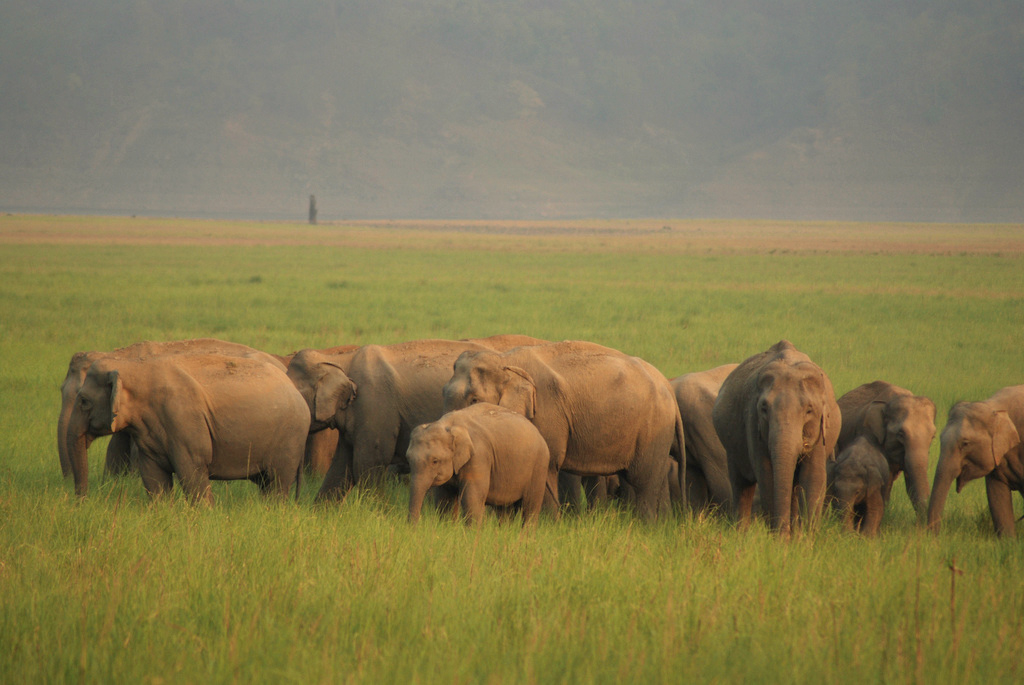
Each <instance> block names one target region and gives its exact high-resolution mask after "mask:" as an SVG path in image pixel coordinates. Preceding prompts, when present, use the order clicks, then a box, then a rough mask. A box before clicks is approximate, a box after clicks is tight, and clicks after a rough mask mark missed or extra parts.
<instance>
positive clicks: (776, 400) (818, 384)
mask: <svg viewBox="0 0 1024 685" xmlns="http://www.w3.org/2000/svg"><path fill="white" fill-rule="evenodd" d="M712 420H713V422H714V425H715V432H716V433H718V437H719V439H720V440H721V441H722V445H723V446H724V447H725V452H726V455H727V459H728V465H729V480H730V483H731V484H732V489H733V510H734V512H735V516H736V518H737V519H738V520H739V522H740V525H741V526H744V527H745V526H746V525H747V524H748V523H749V521H750V515H751V508H752V506H753V499H754V492H755V486H756V490H757V492H759V493H760V496H761V503H762V507H763V508H764V510H765V512H766V513H767V514H768V516H769V524H770V525H771V527H772V528H773V529H774V530H776V531H778V532H779V533H780V534H782V535H788V534H789V533H790V531H791V530H792V528H793V527H794V526H795V525H796V524H797V522H798V521H799V519H800V516H799V514H800V508H801V505H802V504H803V505H806V516H808V517H809V518H810V519H811V520H812V521H813V520H814V519H816V518H817V517H819V516H820V515H821V510H822V506H823V504H824V499H825V485H826V483H825V481H826V474H825V463H826V461H827V460H828V459H829V458H830V457H831V456H832V455H833V454H834V449H835V446H836V440H837V439H838V437H839V429H840V423H841V420H842V419H841V416H840V413H839V406H838V405H837V404H836V400H835V392H834V391H833V389H832V382H831V381H830V380H829V378H828V376H826V375H825V373H824V372H823V371H822V370H821V368H820V367H818V365H817V364H815V363H814V362H812V361H811V360H810V358H809V357H808V356H807V355H806V354H804V353H803V352H800V351H799V350H797V349H796V348H795V347H793V345H792V343H790V342H789V341H788V340H782V341H779V342H778V343H776V344H775V345H773V346H772V347H770V348H769V349H768V350H766V351H765V352H762V353H760V354H756V355H754V356H752V357H750V358H749V359H747V360H746V361H744V362H743V363H742V364H740V365H739V366H738V367H736V369H735V370H733V372H732V373H730V374H729V375H728V376H727V377H726V379H725V381H724V382H723V383H722V387H721V390H720V391H719V394H718V399H717V400H716V402H715V407H714V410H713V411H712Z"/></svg>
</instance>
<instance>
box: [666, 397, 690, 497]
mask: <svg viewBox="0 0 1024 685" xmlns="http://www.w3.org/2000/svg"><path fill="white" fill-rule="evenodd" d="M670 454H671V455H672V456H673V457H674V458H675V460H676V464H677V465H678V466H679V496H680V498H681V499H682V501H683V503H684V506H685V505H686V504H688V502H687V501H686V500H687V499H688V498H687V493H686V440H685V435H684V434H683V416H682V414H681V413H680V412H679V411H678V409H677V410H676V435H675V438H674V439H673V440H672V450H671V452H670Z"/></svg>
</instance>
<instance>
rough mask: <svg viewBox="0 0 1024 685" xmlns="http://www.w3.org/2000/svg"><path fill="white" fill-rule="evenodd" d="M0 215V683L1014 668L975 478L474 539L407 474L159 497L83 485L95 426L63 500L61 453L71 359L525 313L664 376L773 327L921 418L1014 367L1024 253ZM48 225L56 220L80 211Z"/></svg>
mask: <svg viewBox="0 0 1024 685" xmlns="http://www.w3.org/2000/svg"><path fill="white" fill-rule="evenodd" d="M14 221H17V218H11V217H0V388H3V390H2V391H0V431H2V435H3V439H2V441H0V635H2V636H3V641H4V644H5V649H4V650H3V654H2V655H0V673H3V674H4V676H3V680H5V681H8V682H60V681H71V680H75V681H85V682H154V683H155V682H206V681H213V682H226V681H235V680H241V681H255V680H261V681H262V680H267V681H295V682H310V681H320V682H338V681H345V682H349V681H351V682H421V683H427V682H444V683H450V682H482V681H483V682H621V681H637V682H672V683H675V682H680V681H684V680H687V679H697V680H699V681H702V682H707V681H724V682H738V681H750V682H793V681H796V682H857V681H879V682H893V681H896V682H907V681H912V682H928V683H934V682H978V683H990V682H1019V681H1020V679H1021V677H1022V675H1024V673H1022V671H1024V667H1022V666H1021V665H1020V664H1021V661H1020V658H1019V647H1020V636H1021V635H1022V634H1024V625H1022V623H1024V593H1022V592H1021V591H1020V569H1021V568H1022V566H1024V546H1022V545H1021V542H1020V538H1019V537H1018V538H1017V539H1016V540H997V539H995V538H994V536H993V534H992V526H991V522H990V521H989V517H988V513H987V507H986V505H985V498H984V487H983V485H981V483H972V484H971V485H969V486H968V487H967V488H966V489H965V490H964V492H963V493H962V494H960V495H951V496H950V500H949V502H948V504H947V507H946V517H945V521H944V527H943V532H942V534H941V535H939V536H930V535H926V534H923V533H922V532H921V531H920V530H919V529H918V528H917V527H916V526H915V525H914V521H913V516H912V513H911V509H910V506H909V502H908V501H907V497H906V492H905V490H904V489H903V488H902V485H901V484H897V487H896V489H895V490H894V495H893V501H892V502H891V503H890V507H889V509H888V510H887V512H886V519H885V521H884V522H883V527H882V534H881V536H880V538H879V539H877V540H870V541H868V540H862V539H860V538H858V537H855V536H852V535H848V534H845V533H843V532H842V531H840V530H839V528H838V526H837V524H836V523H835V522H833V521H826V522H825V523H824V524H823V526H822V529H821V530H819V531H817V532H816V533H815V534H812V535H804V536H799V537H797V538H796V539H794V540H793V541H791V542H788V543H787V542H783V541H780V540H778V539H776V538H775V537H773V536H771V535H770V534H768V533H767V532H766V531H765V530H764V529H763V528H761V527H758V526H754V527H753V528H752V529H751V530H749V531H747V532H745V533H740V532H738V531H736V530H735V529H734V528H733V527H732V525H731V524H730V523H728V522H727V521H724V520H722V519H720V518H717V517H706V518H701V519H695V518H692V517H688V516H684V517H679V518H676V519H672V520H670V521H666V522H662V523H659V524H657V525H652V526H646V525H642V524H640V523H638V522H637V521H635V520H634V519H633V517H631V516H630V515H629V514H628V513H626V512H623V511H619V510H618V509H616V508H611V509H608V510H604V511H600V512H594V513H590V514H587V515H584V516H580V517H566V518H564V519H563V520H561V521H557V522H556V521H551V520H547V519H544V520H542V521H541V523H540V525H539V527H538V528H537V529H536V530H535V531H528V532H523V531H522V530H521V529H520V528H518V527H517V526H516V525H498V524H497V523H496V522H495V521H493V520H487V521H486V523H485V525H484V527H483V528H482V529H481V530H479V531H475V530H469V529H466V528H464V527H463V526H461V525H453V524H452V523H451V522H449V521H441V520H438V518H437V516H436V515H434V514H433V513H432V512H428V513H427V514H426V515H425V516H424V519H423V521H422V522H421V524H420V525H419V526H417V527H415V528H411V527H409V526H408V525H406V523H405V518H404V517H405V506H406V501H405V498H406V494H405V492H404V490H403V488H402V486H401V484H398V483H393V484H390V485H389V486H387V487H386V488H385V489H384V490H382V491H379V492H378V491H364V490H357V491H355V492H354V493H353V494H352V495H351V496H350V497H349V498H348V499H347V500H346V502H345V503H344V504H342V505H341V506H340V507H325V508H320V507H316V506H314V505H313V504H312V496H313V493H314V492H315V489H316V487H317V482H316V481H315V479H313V481H312V482H307V484H306V486H305V488H304V492H303V496H302V498H301V501H300V502H299V503H297V504H296V503H292V502H289V503H281V502H267V501H264V500H262V499H261V498H260V497H259V496H258V494H257V493H256V489H255V488H254V487H253V486H251V485H249V484H246V483H216V484H215V486H216V487H215V497H216V500H217V503H216V505H215V507H214V508H212V509H202V508H193V507H190V506H189V505H188V504H187V503H185V502H184V501H183V500H182V498H180V497H178V496H177V495H176V496H174V497H172V498H170V500H169V501H160V502H150V501H149V500H148V498H147V497H146V495H145V493H144V491H143V488H142V485H141V483H140V482H139V481H138V479H137V478H123V479H119V480H108V481H105V482H100V479H99V477H98V475H97V474H99V473H100V472H101V469H102V442H103V441H98V442H97V445H96V446H95V447H94V448H93V449H92V451H91V455H92V458H91V461H92V464H91V472H92V473H93V474H94V486H93V488H91V495H90V497H89V498H88V499H86V500H84V501H77V500H76V499H75V498H74V497H73V496H72V494H71V487H70V486H69V485H68V484H66V483H64V482H63V481H62V479H61V477H60V472H59V467H58V464H57V457H56V449H55V446H54V442H55V424H56V417H57V410H58V407H59V393H58V387H59V384H60V382H61V380H62V379H63V376H64V372H65V370H66V366H67V362H68V359H69V358H70V356H71V355H72V353H74V352H75V351H78V350H83V349H110V348H113V347H117V346H121V345H124V344H128V343H130V342H133V341H136V340H139V339H178V338H187V337H199V336H216V337H221V338H225V339H230V340H234V341H238V342H243V343H247V344H250V345H253V346H255V347H259V348H261V349H265V350H267V351H270V352H277V353H286V352H290V351H292V350H295V349H300V348H303V347H324V346H329V345H336V344H341V343H369V342H375V343H389V342H397V341H401V340H407V339H414V338H425V337H453V338H458V337H475V336H484V335H490V334H495V333H505V332H516V333H525V334H530V335H534V336H537V337H542V338H548V339H552V340H559V339H565V338H580V339H589V340H594V341H596V342H600V343H603V344H607V345H611V346H613V347H617V348H620V349H623V350H625V351H628V352H630V353H633V354H638V355H641V356H643V357H645V358H646V359H648V360H649V361H651V362H652V363H653V364H655V365H656V366H658V367H659V368H661V369H662V370H663V372H664V373H665V374H666V375H668V376H670V377H671V376H674V375H677V374H680V373H684V372H687V371H693V370H699V369H704V368H709V367H711V366H714V365H717V364H720V363H725V362H730V361H740V360H742V359H743V358H745V357H746V356H749V355H750V354H753V353H755V352H758V351H760V350H763V349H764V348H766V347H767V346H769V345H771V344H772V343H774V342H776V341H777V340H778V339H780V338H783V337H785V338H788V339H790V340H792V341H793V342H794V343H795V344H796V345H797V346H798V347H800V348H801V349H802V350H804V351H806V352H807V353H808V354H810V355H811V356H812V358H814V359H815V360H816V361H818V363H819V364H820V365H821V366H822V367H823V368H824V369H825V370H826V372H828V373H829V375H830V376H831V378H832V380H833V383H834V385H835V387H836V390H837V392H839V393H842V392H845V391H846V390H849V389H850V388H852V387H854V386H856V385H858V384H860V383H863V382H866V381H870V380H874V379H876V378H883V379H885V380H889V381H891V382H894V383H897V384H900V385H905V386H907V387H909V388H911V389H913V390H915V391H917V392H919V393H923V394H927V395H929V396H931V397H932V398H933V399H934V400H935V402H936V404H937V405H938V408H939V414H940V418H939V424H940V428H941V425H942V424H943V423H944V421H945V413H946V410H947V409H948V407H949V406H950V405H951V404H952V402H954V401H955V400H957V399H978V398H983V397H987V396H988V395H990V394H991V393H992V392H994V391H995V390H996V389H998V388H1000V387H1002V386H1005V385H1010V384H1016V383H1024V366H1022V364H1021V347H1020V340H1021V338H1020V332H1021V330H1024V268H1022V267H1024V264H1022V258H1021V257H1020V256H1019V254H1017V253H1014V252H1008V253H1004V254H991V253H989V254H975V253H972V251H971V250H970V249H969V247H970V245H971V239H972V229H971V227H963V228H962V229H961V230H962V234H961V235H962V240H963V241H964V246H965V250H964V252H965V253H964V254H960V253H959V252H956V251H954V252H949V251H947V252H948V253H943V254H927V253H916V252H908V253H901V254H889V255H871V254H864V253H861V252H858V251H848V252H843V251H836V252H830V253H827V254H823V253H816V254H811V253H801V252H792V253H788V254H781V253H776V254H771V253H770V251H768V250H765V251H762V252H758V251H750V252H744V253H733V252H731V251H728V250H724V251H714V250H712V251H705V250H704V249H703V247H702V249H701V250H700V251H693V250H691V249H688V248H686V246H685V244H684V241H683V239H682V238H680V241H681V242H680V245H679V246H678V247H677V248H673V247H672V245H671V244H669V245H668V247H667V248H666V249H661V248H659V249H649V247H650V246H649V245H648V244H646V243H644V242H643V240H638V241H637V242H636V243H635V244H631V243H629V242H622V243H618V244H615V245H611V247H610V248H609V246H608V245H607V244H604V246H602V245H599V243H602V241H603V242H604V243H607V242H608V241H609V240H610V239H608V238H606V237H604V236H601V235H580V236H573V237H571V238H566V237H565V236H562V237H558V238H552V239H551V240H547V239H545V238H544V237H543V236H536V235H530V236H529V237H524V238H523V239H522V240H521V241H518V242H517V240H516V239H515V238H514V237H510V236H507V235H503V236H494V237H493V244H492V243H491V242H490V241H491V238H490V237H488V236H486V235H484V236H481V235H474V236H472V238H471V239H469V240H468V243H469V247H467V246H466V245H465V244H464V243H463V242H462V236H461V235H460V234H455V233H449V232H443V231H434V232H421V233H415V234H413V235H412V237H411V238H410V239H408V240H406V239H403V240H396V239H395V238H394V236H393V235H392V234H390V233H388V231H387V230H386V229H382V228H360V229H357V230H354V231H353V232H352V234H351V235H352V236H356V237H358V238H359V239H360V240H361V241H363V242H360V243H359V246H352V245H345V244H328V245H324V244H313V242H304V241H303V240H297V241H295V244H276V245H253V246H238V245H235V246H232V245H197V244H185V243H182V244H174V241H173V240H172V241H170V242H171V243H172V244H167V245H145V244H139V245H135V244H119V243H116V242H115V243H114V244H111V245H90V244H66V243H63V242H61V241H59V240H58V241H56V242H45V243H44V242H38V243H33V242H32V241H31V240H30V241H27V242H22V243H15V242H13V241H11V242H4V241H3V237H4V235H5V233H4V231H5V227H9V226H10V225H11V223H12V222H14ZM86 221H96V220H95V219H92V220H82V223H85V222H86ZM182 223H183V224H184V226H183V228H182V230H183V231H191V232H193V233H202V234H207V233H209V234H215V233H216V230H217V228H218V225H217V224H216V223H213V222H192V223H189V222H182ZM42 224H45V226H46V227H47V229H48V231H50V232H51V233H52V234H54V235H57V236H58V237H59V236H60V235H62V234H63V233H68V232H73V231H75V230H76V228H75V227H76V226H77V225H79V224H76V222H75V221H70V220H67V219H65V218H62V219H60V220H59V221H58V220H57V219H54V220H53V221H52V222H47V221H46V220H45V219H39V220H37V225H42ZM674 225H675V226H679V225H680V224H679V222H674ZM232 226H234V225H232ZM154 230H157V229H154ZM159 230H161V231H169V232H173V229H170V228H167V227H164V226H161V227H160V228H159ZM233 230H243V231H244V230H245V225H241V228H237V227H235V228H233ZM290 230H292V227H288V226H282V227H273V226H267V225H263V224H254V225H252V231H253V233H254V234H255V235H260V236H263V237H267V236H270V237H274V236H281V235H286V234H287V232H288V231H290ZM295 230H299V229H295ZM324 230H326V231H331V230H335V231H337V232H338V233H339V234H340V235H341V236H342V238H343V239H346V240H347V239H348V238H347V236H349V235H350V234H348V233H345V232H344V231H345V230H346V229H344V228H335V229H331V228H327V229H324ZM681 230H682V229H679V228H677V229H676V232H681ZM780 230H782V229H780ZM822 230H826V229H822ZM937 230H939V229H937ZM951 230H952V229H951V228H950V227H941V232H942V235H943V236H944V240H950V239H951V238H950V231H951ZM378 234H379V236H378ZM916 235H918V236H919V239H920V240H922V241H927V233H926V232H923V231H918V232H917V233H916ZM172 237H173V236H172ZM377 237H379V238H380V240H379V242H380V243H381V244H380V245H379V246H376V247H374V246H373V245H369V244H367V242H366V241H372V240H375V239H377ZM954 237H955V236H954ZM341 242H344V240H342V241H341ZM612 248H613V249H612ZM730 249H731V248H730ZM932 451H933V454H932V459H933V463H934V459H935V457H936V454H937V445H933V450H932ZM1017 507H1018V511H1019V510H1020V503H1019V500H1018V502H1017ZM954 563H955V567H956V568H957V569H960V570H962V574H956V575H955V582H956V585H955V591H954V590H953V588H951V582H952V580H953V579H954V574H953V572H952V571H951V570H950V566H951V564H954Z"/></svg>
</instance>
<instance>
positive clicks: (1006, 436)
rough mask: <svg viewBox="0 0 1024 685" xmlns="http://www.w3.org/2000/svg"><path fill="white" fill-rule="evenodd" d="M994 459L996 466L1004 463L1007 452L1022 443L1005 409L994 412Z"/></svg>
mask: <svg viewBox="0 0 1024 685" xmlns="http://www.w3.org/2000/svg"><path fill="white" fill-rule="evenodd" d="M993 414H994V415H995V416H994V422H993V426H992V461H993V463H995V465H996V466H999V465H1000V464H1002V463H1003V457H1004V456H1005V455H1006V453H1007V452H1009V451H1010V450H1012V449H1013V448H1014V447H1016V446H1017V445H1019V444H1020V434H1019V433H1017V428H1016V426H1014V425H1013V421H1011V420H1010V417H1009V416H1008V415H1007V413H1006V411H1005V410H1000V411H996V412H993Z"/></svg>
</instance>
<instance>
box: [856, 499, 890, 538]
mask: <svg viewBox="0 0 1024 685" xmlns="http://www.w3.org/2000/svg"><path fill="white" fill-rule="evenodd" d="M864 504H865V511H864V520H863V521H862V522H861V524H860V532H861V533H863V534H864V535H867V536H869V537H874V536H875V535H878V528H879V526H881V524H882V513H883V512H884V511H885V500H884V499H883V498H882V492H881V491H880V490H872V491H871V492H869V493H868V496H867V499H866V500H865V502H864Z"/></svg>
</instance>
